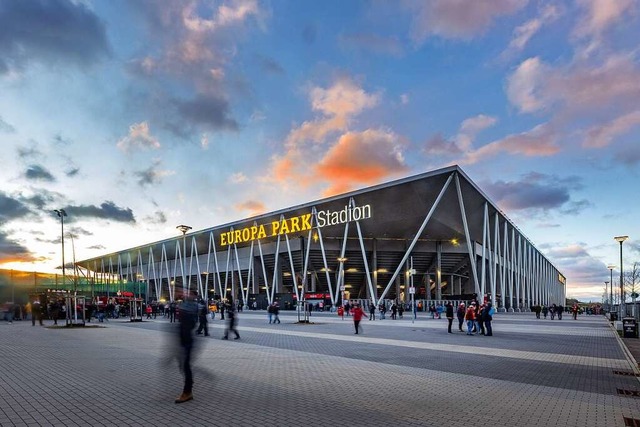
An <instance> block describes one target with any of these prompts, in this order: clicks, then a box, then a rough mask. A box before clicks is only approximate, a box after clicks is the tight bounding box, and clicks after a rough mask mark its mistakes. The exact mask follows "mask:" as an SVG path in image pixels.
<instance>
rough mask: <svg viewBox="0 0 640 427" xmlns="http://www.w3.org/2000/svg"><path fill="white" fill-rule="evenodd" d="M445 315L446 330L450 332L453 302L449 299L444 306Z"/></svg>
mask: <svg viewBox="0 0 640 427" xmlns="http://www.w3.org/2000/svg"><path fill="white" fill-rule="evenodd" d="M445 315H446V316H447V323H448V327H447V332H449V333H451V325H452V324H453V304H452V303H451V301H449V302H448V303H447V306H446V307H445Z"/></svg>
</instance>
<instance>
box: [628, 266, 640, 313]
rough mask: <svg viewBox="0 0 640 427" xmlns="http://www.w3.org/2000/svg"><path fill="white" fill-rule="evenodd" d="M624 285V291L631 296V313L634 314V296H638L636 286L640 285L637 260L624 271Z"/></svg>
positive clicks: (639, 269)
mask: <svg viewBox="0 0 640 427" xmlns="http://www.w3.org/2000/svg"><path fill="white" fill-rule="evenodd" d="M624 285H625V286H624V287H625V289H626V292H627V293H628V294H629V295H630V296H631V301H632V302H633V306H632V307H633V308H632V314H633V316H635V315H636V312H635V311H636V310H635V305H636V298H638V288H639V287H640V264H639V263H638V262H634V263H633V266H632V267H631V269H630V270H629V271H627V272H626V273H625V278H624Z"/></svg>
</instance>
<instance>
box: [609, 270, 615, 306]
mask: <svg viewBox="0 0 640 427" xmlns="http://www.w3.org/2000/svg"><path fill="white" fill-rule="evenodd" d="M607 268H608V269H609V272H610V273H611V282H609V283H611V287H610V288H609V312H611V309H612V308H613V269H614V268H616V266H615V265H613V264H609V265H608V266H607Z"/></svg>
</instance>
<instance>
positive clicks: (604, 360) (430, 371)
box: [0, 311, 640, 427]
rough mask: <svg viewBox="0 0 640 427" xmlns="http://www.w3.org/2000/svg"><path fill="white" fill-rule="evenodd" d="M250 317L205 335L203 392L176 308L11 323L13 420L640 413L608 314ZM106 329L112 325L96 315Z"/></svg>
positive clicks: (602, 422) (533, 420)
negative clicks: (356, 325)
mask: <svg viewBox="0 0 640 427" xmlns="http://www.w3.org/2000/svg"><path fill="white" fill-rule="evenodd" d="M280 317H281V319H282V323H281V324H277V325H275V324H272V325H270V324H268V322H267V316H266V314H265V313H264V312H260V311H258V312H243V313H240V314H239V332H240V334H241V339H240V340H238V341H235V340H229V341H223V340H220V337H221V336H222V333H223V329H224V322H223V321H220V320H218V319H216V320H214V321H210V323H209V327H210V333H211V336H210V337H200V336H199V337H197V341H196V344H197V355H196V360H195V362H194V378H195V385H194V396H195V398H194V400H193V401H190V402H186V403H183V404H180V405H176V404H174V402H173V400H174V398H175V397H177V395H178V394H180V392H181V389H182V381H183V379H182V375H181V373H180V371H179V369H178V365H177V362H176V359H175V357H173V356H174V352H175V348H176V346H175V344H176V333H175V327H176V325H175V324H169V323H168V321H167V320H165V319H163V318H160V317H159V318H157V319H156V320H151V321H144V322H141V323H140V322H136V323H131V322H128V321H126V319H118V320H111V321H110V322H109V323H106V322H105V323H101V324H96V323H91V326H92V327H87V328H71V329H69V328H49V327H40V326H35V327H32V326H31V322H14V323H13V324H8V323H6V322H0V339H1V340H2V343H3V345H2V347H1V350H0V354H1V355H2V364H1V365H0V378H1V380H0V426H24V425H29V426H40V425H55V426H58V425H59V426H86V425H104V426H139V425H144V426H182V425H184V426H200V425H202V426H205V425H206V426H230V425H233V426H254V425H255V426H300V427H302V426H304V427H309V426H326V425H336V424H339V425H345V426H349V427H351V426H463V425H465V426H466V425H488V426H492V427H493V426H576V427H577V426H581V427H582V426H607V427H609V426H624V425H625V423H624V419H623V418H624V417H627V418H635V419H640V398H638V397H629V396H621V395H619V394H618V393H617V390H618V389H622V390H632V391H638V390H640V378H639V377H634V376H624V375H616V374H614V370H620V371H628V372H632V371H633V372H638V368H637V362H635V361H633V360H632V359H631V358H630V357H629V356H628V352H627V351H626V350H625V348H624V347H623V345H622V340H621V339H620V338H618V337H617V335H616V333H615V331H613V330H612V329H611V327H610V326H609V324H608V323H607V322H606V320H605V319H603V318H600V317H595V316H593V317H590V316H586V317H580V318H579V319H578V320H577V321H574V320H572V319H570V318H568V319H563V320H562V321H557V320H555V321H551V320H550V319H547V320H544V319H540V320H538V319H535V318H534V316H533V315H532V314H530V313H529V314H527V313H522V314H499V315H496V316H495V317H496V320H495V321H494V336H493V337H483V336H478V335H476V336H468V335H466V334H464V333H461V332H458V331H457V322H455V321H454V333H453V334H448V333H447V331H446V320H443V319H440V320H438V319H431V318H430V316H427V317H422V316H421V317H419V318H418V320H416V321H415V322H412V321H411V318H410V317H409V316H405V318H404V319H401V320H395V321H394V320H389V319H385V320H382V321H380V320H376V321H367V320H364V321H363V323H362V324H363V329H364V333H363V334H359V335H357V336H356V335H354V333H353V332H354V329H353V322H352V320H351V318H349V317H345V319H344V320H342V319H340V318H339V317H337V316H336V315H335V314H329V313H318V314H316V313H314V314H313V315H312V318H311V320H312V322H314V323H313V324H310V325H301V324H296V323H295V321H296V317H295V316H293V315H292V314H289V313H286V312H285V313H281V316H280ZM96 325H99V326H100V327H95V326H96Z"/></svg>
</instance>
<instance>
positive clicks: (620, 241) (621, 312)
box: [614, 236, 629, 320]
mask: <svg viewBox="0 0 640 427" xmlns="http://www.w3.org/2000/svg"><path fill="white" fill-rule="evenodd" d="M628 238H629V236H617V237H614V239H615V240H616V242H618V243H620V320H622V318H623V317H624V315H625V314H626V311H627V310H626V307H624V308H623V305H622V303H623V302H624V301H625V296H624V276H623V273H624V268H623V267H622V242H624V241H625V240H627V239H628Z"/></svg>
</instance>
